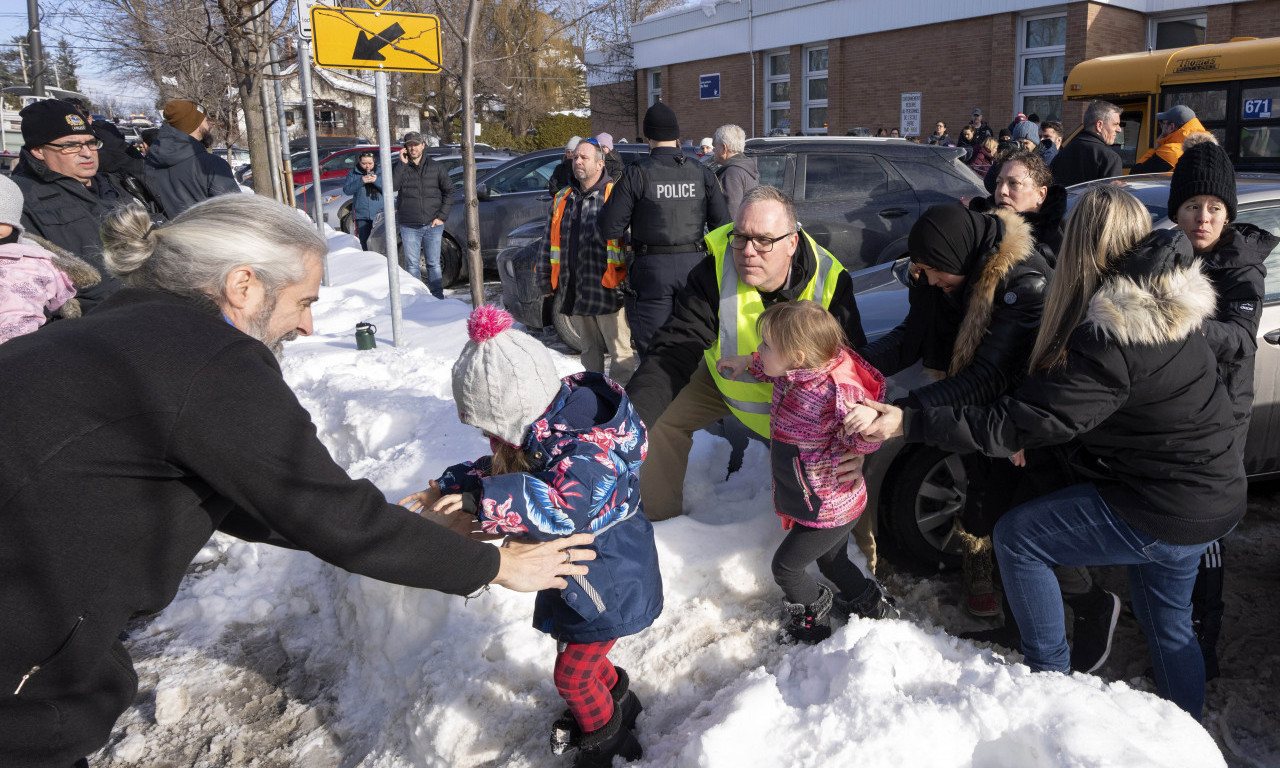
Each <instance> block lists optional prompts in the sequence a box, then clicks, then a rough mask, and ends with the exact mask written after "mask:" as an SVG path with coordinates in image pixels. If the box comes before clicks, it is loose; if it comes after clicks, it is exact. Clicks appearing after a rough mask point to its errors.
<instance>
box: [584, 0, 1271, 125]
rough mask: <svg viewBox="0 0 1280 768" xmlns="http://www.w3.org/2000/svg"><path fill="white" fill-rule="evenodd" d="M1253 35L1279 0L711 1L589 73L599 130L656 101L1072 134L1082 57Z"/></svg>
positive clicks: (701, 111) (809, 120) (699, 121)
mask: <svg viewBox="0 0 1280 768" xmlns="http://www.w3.org/2000/svg"><path fill="white" fill-rule="evenodd" d="M1242 36H1248V37H1277V36H1280V0H1248V1H1246V2H1203V3H1199V4H1192V3H1189V2H1186V0H1113V1H1112V2H1107V3H1102V2H1094V1H1093V0H1069V1H1068V2H1066V3H1062V2H1058V3H1050V2H1043V1H1041V0H917V2H913V3H885V2H875V1H874V0H703V2H702V3H701V4H700V5H689V6H684V7H681V8H678V9H675V10H672V11H667V12H664V13H662V14H657V15H655V16H651V17H649V18H647V19H645V20H644V21H641V22H640V23H638V24H636V25H634V26H633V27H632V28H631V39H632V45H633V61H634V74H633V76H632V77H627V74H629V73H626V74H622V75H618V76H613V77H610V76H608V75H604V74H600V73H597V74H596V75H595V76H594V77H592V76H591V75H589V79H588V85H589V86H590V90H591V99H592V113H593V114H592V130H593V131H596V132H599V131H606V130H607V131H610V132H611V133H613V134H614V136H615V137H620V136H626V137H628V138H629V139H631V138H634V137H637V136H638V135H639V134H640V132H641V130H640V123H641V120H642V118H643V116H644V111H645V110H646V109H647V108H648V107H649V105H650V104H652V103H653V102H654V101H656V100H658V99H661V100H662V101H665V102H666V103H667V104H669V105H670V106H671V107H672V108H673V109H674V110H675V111H676V114H677V115H679V117H680V127H681V131H682V133H683V136H682V138H683V139H691V140H693V141H695V142H696V141H697V140H698V139H699V138H701V137H703V136H709V135H711V133H712V132H713V131H714V130H715V128H716V127H717V126H719V125H722V124H724V123H737V124H738V125H741V126H742V127H743V128H744V129H745V130H746V132H747V135H748V136H764V135H768V134H770V133H774V132H782V133H786V134H795V133H798V132H803V133H805V134H810V135H811V134H830V135H844V134H846V133H848V132H850V131H853V130H854V129H859V128H866V129H869V130H872V131H874V130H875V129H876V128H879V127H885V128H902V129H904V135H910V134H909V133H906V132H905V129H906V128H909V127H912V120H911V118H912V116H913V115H914V117H915V124H916V125H918V129H917V131H916V132H918V133H923V134H928V133H931V132H932V130H933V125H934V123H935V122H936V121H937V120H942V121H944V122H946V123H947V125H948V131H949V133H950V134H951V135H952V137H953V138H954V137H955V136H956V134H957V132H958V131H959V129H960V128H961V127H962V126H963V125H964V123H965V122H967V121H968V119H969V116H970V114H971V112H972V111H973V109H974V107H980V108H981V109H982V110H983V113H984V115H985V116H986V119H987V120H988V122H989V123H990V124H991V125H992V127H993V128H997V127H1000V126H1004V125H1007V124H1008V123H1009V122H1010V121H1011V120H1012V119H1013V116H1014V115H1015V114H1016V113H1017V112H1019V111H1023V112H1026V113H1028V114H1030V113H1033V112H1034V113H1037V114H1038V115H1039V116H1040V118H1041V119H1042V120H1046V119H1051V118H1054V119H1060V120H1062V121H1063V123H1064V124H1065V125H1066V127H1067V129H1068V130H1071V129H1072V128H1074V127H1075V125H1077V124H1078V123H1079V121H1080V117H1081V114H1082V113H1083V109H1084V104H1082V103H1079V102H1064V101H1063V99H1062V87H1063V79H1064V78H1065V76H1066V74H1067V73H1068V72H1070V71H1071V68H1072V67H1073V66H1075V65H1076V64H1078V63H1080V62H1081V61H1084V60H1086V59H1092V58H1094V57H1097V56H1105V55H1109V54H1116V53H1130V52H1134V51H1143V50H1147V49H1149V48H1150V49H1157V50H1158V49H1164V48H1179V47H1185V46H1188V45H1196V44H1198V43H1222V42H1227V41H1229V40H1230V39H1231V38H1233V37H1242ZM588 61H589V62H590V58H589V59H588ZM602 71H617V70H616V69H613V70H609V69H607V68H606V69H604V70H602ZM628 103H630V104H633V105H634V109H633V110H631V111H628V110H627V109H626V105H627V104H628ZM619 104H622V105H623V106H622V108H619V106H618V105H619Z"/></svg>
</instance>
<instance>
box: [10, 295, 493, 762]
mask: <svg viewBox="0 0 1280 768" xmlns="http://www.w3.org/2000/svg"><path fill="white" fill-rule="evenodd" d="M54 382H56V384H57V386H51V383H54ZM0 391H4V392H5V393H7V395H6V397H3V398H0V423H3V424H4V425H5V429H6V432H5V439H4V440H3V441H0V571H2V572H3V578H0V607H3V610H4V621H3V622H0V765H3V766H5V768H66V766H69V765H71V764H72V763H74V762H75V761H76V760H78V759H79V758H81V757H83V756H85V755H87V754H89V753H90V752H92V751H94V750H95V749H98V748H99V747H101V746H102V745H103V744H105V743H106V741H107V738H108V736H109V734H110V731H111V727H112V724H113V723H114V722H115V720H116V718H117V717H118V716H119V715H120V713H121V712H123V711H124V710H125V708H126V707H128V706H129V704H130V703H131V702H132V701H133V698H134V694H135V692H136V689H137V677H136V675H135V674H134V671H133V667H132V665H131V664H130V662H129V655H128V653H127V652H126V651H125V649H124V647H123V646H122V645H121V643H120V640H119V636H120V632H121V630H123V629H124V626H125V623H126V622H127V621H128V620H129V619H130V618H131V617H132V616H135V615H137V614H139V613H152V612H156V611H159V610H160V609H161V608H163V607H164V606H165V605H167V604H168V603H169V601H171V600H172V599H173V596H174V594H175V593H176V592H177V590H178V586H179V584H180V582H181V581H182V577H183V575H184V574H185V573H186V570H187V567H188V566H189V565H190V563H191V560H192V559H193V558H194V557H195V555H196V553H198V552H199V551H200V548H201V547H203V546H204V545H205V543H206V542H207V541H208V539H209V537H210V535H212V533H213V531H214V530H215V529H217V530H222V531H224V532H227V533H231V534H233V535H236V536H240V537H242V538H248V539H250V540H267V541H271V542H273V543H282V544H287V545H292V546H294V547H297V548H299V549H306V550H309V551H310V552H313V553H314V554H315V555H317V556H318V557H320V558H322V559H324V560H326V561H327V562H330V563H333V564H334V565H337V566H339V567H341V568H345V569H347V570H349V571H352V572H354V573H361V574H365V575H367V576H371V577H373V578H377V579H382V580H384V581H390V582H395V583H400V584H405V585H408V586H415V587H426V588H431V589H437V590H440V591H443V592H451V593H454V594H467V593H469V592H471V591H473V590H475V589H477V588H479V587H480V586H481V585H483V584H485V583H487V582H489V581H490V580H492V579H493V578H494V577H495V576H496V574H497V572H498V564H499V553H498V551H497V550H496V549H494V548H493V547H491V546H488V545H486V544H483V543H479V542H474V541H471V540H469V539H464V538H462V537H461V536H458V535H456V534H454V533H452V532H450V531H447V530H445V529H443V528H441V527H439V526H437V525H435V524H433V523H431V522H430V521H428V520H425V519H423V518H421V517H419V516H417V515H415V514H413V513H412V512H409V511H408V510H406V509H404V508H403V507H398V506H396V505H394V504H390V503H388V502H387V500H386V497H385V496H383V494H382V492H381V491H379V490H378V489H377V488H376V487H374V485H373V484H372V483H370V482H369V481H368V480H353V479H351V478H350V477H349V476H348V475H347V473H346V472H344V471H343V470H342V468H341V467H340V466H338V465H337V464H336V463H335V462H334V460H333V459H332V457H330V455H329V452H328V450H326V449H325V447H324V445H323V444H322V443H321V442H320V440H319V439H318V438H317V437H316V428H315V425H314V424H313V423H312V422H311V417H310V415H309V414H308V413H307V411H306V409H304V408H303V407H302V405H301V404H299V403H298V400H297V398H296V397H295V396H294V394H293V392H292V391H291V390H290V389H289V386H288V385H287V384H286V383H285V381H284V379H283V378H282V377H281V375H280V367H279V365H278V364H277V363H276V360H275V358H274V357H272V355H271V353H270V352H269V351H268V350H267V348H266V346H264V345H263V344H262V343H261V342H259V341H257V340H256V339H254V338H252V337H250V336H248V335H246V334H244V333H242V332H240V331H239V330H237V329H236V328H234V327H233V326H231V325H228V324H227V323H226V322H225V321H224V320H223V318H222V317H221V316H220V314H219V313H218V310H217V308H216V307H215V306H214V305H213V304H212V303H208V304H202V303H196V302H193V301H191V300H187V299H183V298H179V297H177V296H173V295H170V294H164V293H158V292H151V291H138V290H124V291H121V292H120V293H118V294H116V295H115V296H114V297H112V299H111V300H110V301H108V302H107V303H106V304H104V305H103V306H102V307H101V308H100V309H99V310H98V311H97V312H95V313H94V314H93V315H90V316H87V317H84V318H81V319H79V320H76V321H74V322H59V323H52V324H50V325H49V326H47V327H45V328H42V329H41V330H40V331H39V332H37V333H32V334H29V335H27V336H22V337H19V338H17V339H14V340H12V341H9V342H6V343H5V344H3V345H0ZM24 676H26V677H25V682H24ZM20 685H21V690H20V691H17V692H15V690H16V689H18V688H19V686H20Z"/></svg>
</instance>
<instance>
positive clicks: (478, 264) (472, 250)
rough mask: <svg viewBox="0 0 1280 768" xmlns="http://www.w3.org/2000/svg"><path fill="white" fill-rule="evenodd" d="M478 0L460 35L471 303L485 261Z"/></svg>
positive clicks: (477, 298) (480, 287)
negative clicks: (479, 190) (479, 176)
mask: <svg viewBox="0 0 1280 768" xmlns="http://www.w3.org/2000/svg"><path fill="white" fill-rule="evenodd" d="M479 20H480V0H469V2H468V3H467V27H466V30H465V31H464V32H463V38H462V168H463V171H462V189H463V194H462V197H463V202H464V204H465V205H466V206H467V210H466V219H467V263H468V265H469V266H470V269H471V306H473V307H479V306H481V305H482V304H484V261H483V259H482V258H481V256H480V201H479V200H478V199H477V198H476V155H475V145H476V136H475V131H474V130H473V129H472V126H474V125H475V122H476V108H475V99H474V98H473V94H474V92H475V61H476V52H475V43H476V26H477V24H478V22H479Z"/></svg>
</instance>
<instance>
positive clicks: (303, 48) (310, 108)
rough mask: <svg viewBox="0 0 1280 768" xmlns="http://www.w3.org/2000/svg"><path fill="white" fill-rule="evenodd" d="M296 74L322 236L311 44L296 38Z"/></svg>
mask: <svg viewBox="0 0 1280 768" xmlns="http://www.w3.org/2000/svg"><path fill="white" fill-rule="evenodd" d="M298 74H299V76H300V78H299V83H300V84H301V85H302V100H303V101H304V102H306V105H307V138H308V139H309V140H310V143H311V199H312V200H313V201H315V215H316V229H318V230H320V236H321V237H324V204H323V203H322V202H321V201H320V151H319V150H318V149H317V148H316V106H315V104H314V103H313V102H312V100H311V45H310V42H309V41H307V40H305V39H299V40H298ZM324 284H325V285H328V284H329V257H328V255H326V256H325V257H324Z"/></svg>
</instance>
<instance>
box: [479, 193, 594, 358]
mask: <svg viewBox="0 0 1280 768" xmlns="http://www.w3.org/2000/svg"><path fill="white" fill-rule="evenodd" d="M546 231H547V220H546V217H543V218H541V219H538V220H537V221H531V222H529V223H528V224H525V225H524V226H522V227H517V228H516V229H514V230H512V231H511V232H509V233H507V247H506V248H503V249H502V251H500V252H499V253H498V256H497V259H496V263H497V269H498V276H499V277H500V278H501V279H502V306H504V307H506V309H507V311H508V312H510V313H511V316H512V317H514V318H515V319H516V320H519V321H520V322H521V323H524V325H525V327H527V328H530V329H533V330H538V329H541V328H545V327H546V326H548V325H550V326H553V327H554V328H555V329H556V333H557V334H558V335H559V336H560V340H561V341H563V342H564V343H565V344H567V345H568V346H569V347H570V348H571V349H573V350H574V351H575V352H581V351H582V349H583V346H584V344H583V342H582V337H581V336H580V335H579V334H578V331H577V329H575V328H574V327H573V323H571V322H569V318H568V316H567V315H565V314H564V313H563V312H561V311H560V299H561V297H560V296H558V295H557V296H551V297H548V296H547V294H548V293H549V292H550V291H551V282H550V271H549V270H540V269H539V264H538V259H539V257H540V255H541V251H542V237H543V235H544V234H546Z"/></svg>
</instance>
